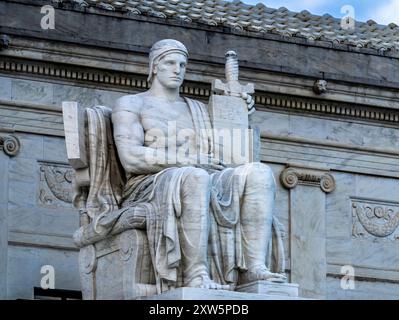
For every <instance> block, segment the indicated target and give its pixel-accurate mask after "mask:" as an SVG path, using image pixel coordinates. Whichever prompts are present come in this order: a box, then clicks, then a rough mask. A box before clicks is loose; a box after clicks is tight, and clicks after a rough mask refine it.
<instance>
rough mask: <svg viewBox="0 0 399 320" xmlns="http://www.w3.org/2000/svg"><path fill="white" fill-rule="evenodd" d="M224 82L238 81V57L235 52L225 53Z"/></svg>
mask: <svg viewBox="0 0 399 320" xmlns="http://www.w3.org/2000/svg"><path fill="white" fill-rule="evenodd" d="M226 80H227V83H229V82H231V81H238V57H237V53H235V51H227V52H226Z"/></svg>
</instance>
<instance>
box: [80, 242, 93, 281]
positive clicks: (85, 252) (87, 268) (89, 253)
mask: <svg viewBox="0 0 399 320" xmlns="http://www.w3.org/2000/svg"><path fill="white" fill-rule="evenodd" d="M79 265H80V268H79V269H80V270H83V271H84V272H85V273H86V274H89V273H92V272H94V271H95V270H96V268H97V257H96V249H95V248H94V246H93V245H88V246H86V247H84V248H82V249H80V253H79Z"/></svg>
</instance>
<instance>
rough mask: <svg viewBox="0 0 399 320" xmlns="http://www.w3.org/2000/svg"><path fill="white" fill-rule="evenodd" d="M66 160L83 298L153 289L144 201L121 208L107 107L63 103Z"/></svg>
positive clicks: (138, 293) (121, 184)
mask: <svg viewBox="0 0 399 320" xmlns="http://www.w3.org/2000/svg"><path fill="white" fill-rule="evenodd" d="M62 107H63V119H64V127H65V141H66V146H67V154H68V160H69V162H70V164H71V166H72V167H73V168H74V169H75V178H74V180H73V188H74V200H73V204H74V206H75V208H77V209H78V210H79V215H80V228H79V229H78V230H77V231H76V232H75V234H74V241H75V244H76V245H77V246H78V247H79V248H80V253H79V272H80V280H81V285H82V293H83V299H90V300H91V299H135V298H137V297H141V296H149V295H153V294H155V293H156V286H155V278H154V273H153V268H152V264H151V259H150V256H149V249H148V241H147V237H146V231H145V225H146V216H145V209H146V208H143V206H136V207H133V208H132V207H126V208H120V203H121V195H122V190H123V187H124V183H125V176H124V171H123V168H122V167H121V165H120V163H119V160H118V157H117V152H116V148H115V144H114V142H113V137H112V123H111V109H109V108H107V107H104V106H95V107H91V108H86V109H83V108H80V107H79V105H78V104H77V103H76V102H64V103H63V106H62Z"/></svg>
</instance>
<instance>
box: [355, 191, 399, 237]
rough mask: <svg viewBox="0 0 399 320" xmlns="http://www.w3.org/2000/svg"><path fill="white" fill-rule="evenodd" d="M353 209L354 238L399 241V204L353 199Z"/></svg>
mask: <svg viewBox="0 0 399 320" xmlns="http://www.w3.org/2000/svg"><path fill="white" fill-rule="evenodd" d="M351 208H352V222H353V223H352V236H353V237H354V238H360V239H369V240H372V241H374V242H377V241H398V240H399V228H398V227H399V203H393V202H383V201H375V200H368V199H356V198H352V199H351Z"/></svg>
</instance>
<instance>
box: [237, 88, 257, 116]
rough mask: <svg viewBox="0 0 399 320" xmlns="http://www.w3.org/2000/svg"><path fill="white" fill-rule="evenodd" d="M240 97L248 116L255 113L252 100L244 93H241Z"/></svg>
mask: <svg viewBox="0 0 399 320" xmlns="http://www.w3.org/2000/svg"><path fill="white" fill-rule="evenodd" d="M241 97H242V98H243V99H244V100H245V102H246V104H247V108H248V114H251V113H254V112H255V111H256V109H255V100H254V98H253V97H252V96H251V95H250V94H248V93H246V92H243V93H242V94H241Z"/></svg>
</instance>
